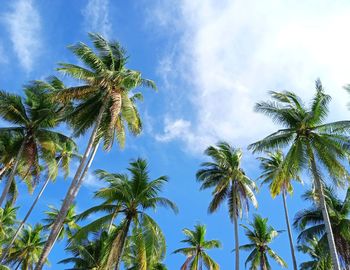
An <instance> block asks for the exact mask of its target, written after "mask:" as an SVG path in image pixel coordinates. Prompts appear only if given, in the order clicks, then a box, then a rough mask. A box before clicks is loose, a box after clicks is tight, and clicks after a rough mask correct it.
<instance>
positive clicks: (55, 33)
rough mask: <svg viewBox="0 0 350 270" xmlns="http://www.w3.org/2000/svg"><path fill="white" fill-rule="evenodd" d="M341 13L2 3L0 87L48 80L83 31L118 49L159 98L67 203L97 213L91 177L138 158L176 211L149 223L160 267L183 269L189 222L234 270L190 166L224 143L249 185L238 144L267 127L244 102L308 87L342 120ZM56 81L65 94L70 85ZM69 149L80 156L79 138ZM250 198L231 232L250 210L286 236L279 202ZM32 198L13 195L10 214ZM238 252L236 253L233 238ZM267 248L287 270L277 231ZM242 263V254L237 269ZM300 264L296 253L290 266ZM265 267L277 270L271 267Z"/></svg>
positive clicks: (229, 245) (59, 192)
mask: <svg viewBox="0 0 350 270" xmlns="http://www.w3.org/2000/svg"><path fill="white" fill-rule="evenodd" d="M349 12H350V3H349V1H342V0H337V1H330V0H329V1H326V0H317V1H316V0H314V1H313V0H309V1H288V0H285V1H277V0H266V1H251V0H245V1H243V0H240V1H238V0H236V1H234V0H231V1H226V0H220V1H215V0H167V1H160V0H154V1H146V0H140V1H122V0H114V1H112V0H86V1H83V0H75V1H67V0H66V1H61V0H51V1H44V0H13V1H5V0H3V1H1V5H0V24H1V27H0V89H3V90H6V91H10V92H15V93H18V94H23V92H22V86H23V85H24V84H25V83H26V82H28V81H30V80H33V79H44V78H46V77H47V76H49V75H52V74H54V75H59V74H58V73H57V72H56V71H55V68H56V67H57V63H59V62H69V63H75V64H79V62H78V60H77V59H76V58H74V56H73V55H72V53H71V52H70V51H69V50H68V49H67V46H68V45H71V44H74V43H76V42H79V41H82V42H84V43H88V44H89V40H88V36H87V33H88V32H98V33H100V34H102V35H103V36H105V37H107V38H109V39H111V40H117V41H119V42H120V43H121V44H122V45H123V46H124V47H125V48H126V50H127V51H128V55H129V56H130V58H129V62H128V66H129V67H130V68H132V69H137V70H140V71H141V72H142V74H143V76H144V77H146V78H150V79H152V80H154V81H155V82H156V84H157V86H158V92H153V91H152V90H148V89H146V90H144V95H145V100H144V102H143V103H141V104H139V109H140V112H141V116H142V118H143V121H144V131H143V133H142V134H141V135H140V136H138V137H136V138H135V137H131V136H129V137H128V138H127V143H126V147H125V149H123V150H121V149H118V148H117V147H115V148H114V149H112V150H111V151H110V152H109V153H106V152H103V150H99V151H98V154H97V156H96V159H95V161H94V163H93V165H92V170H91V171H90V172H89V174H88V176H87V179H86V180H85V183H84V185H83V187H82V188H81V190H80V192H79V195H78V197H77V200H76V203H77V210H78V212H79V211H83V210H85V209H87V208H88V207H89V206H92V205H93V204H94V203H96V202H95V201H93V200H92V196H93V192H94V191H96V190H97V189H98V188H100V187H101V186H102V185H103V184H102V183H101V182H100V181H99V180H98V179H97V178H96V177H95V176H94V174H93V171H94V170H96V169H104V170H107V171H110V172H125V169H126V167H127V166H128V163H129V162H130V160H132V159H135V158H137V157H142V158H146V159H147V160H148V162H149V166H150V173H151V176H152V177H153V178H156V177H158V176H160V175H167V176H169V179H170V180H169V183H167V185H166V186H165V189H164V195H165V196H167V197H168V198H170V199H171V200H173V201H174V202H176V203H177V205H178V207H179V209H180V213H179V214H178V215H175V214H173V213H171V212H170V211H168V210H163V209H160V210H158V211H157V212H156V213H154V214H152V215H153V216H154V218H155V219H156V220H157V221H158V222H159V224H160V226H161V227H162V229H163V231H164V233H165V235H166V238H167V248H168V254H167V257H166V260H165V262H166V264H167V265H168V267H169V269H171V270H172V269H179V268H180V265H181V264H182V263H183V262H184V260H185V258H184V257H183V256H181V255H174V254H171V253H172V251H173V250H175V249H177V248H179V247H181V246H182V244H181V243H180V240H182V239H183V235H182V232H181V230H182V229H183V228H193V226H194V225H195V224H196V223H203V224H206V226H207V234H208V236H207V237H208V239H219V240H220V241H221V242H222V244H223V248H222V249H219V250H213V251H211V252H210V254H211V255H212V257H213V258H214V259H215V260H216V261H217V262H218V263H219V264H220V266H221V269H223V270H226V269H233V266H234V254H233V253H232V249H233V248H234V241H233V226H232V224H231V223H230V220H229V218H228V216H227V208H226V207H225V206H223V207H222V208H220V210H219V211H218V212H217V213H215V214H212V215H208V214H207V206H208V203H209V201H210V198H211V193H210V191H200V190H199V184H198V183H197V182H196V181H195V173H196V171H197V170H198V168H199V166H200V163H201V162H202V161H205V160H206V157H205V156H204V155H203V150H204V149H205V148H206V147H207V146H209V145H212V144H215V143H216V142H217V141H219V140H226V141H228V142H229V143H230V144H232V145H233V146H235V147H237V148H241V149H242V150H243V152H244V157H243V164H242V166H243V168H244V169H245V171H246V172H247V174H248V175H249V176H250V177H251V178H252V179H257V178H258V176H259V164H258V162H257V161H256V156H254V155H252V154H251V153H249V152H248V151H247V145H248V144H250V143H252V142H254V141H256V140H258V139H260V138H263V137H264V136H266V135H268V134H269V133H270V132H272V131H274V130H275V129H276V128H277V127H276V126H275V125H274V124H273V123H272V122H271V121H270V120H269V119H267V118H266V117H265V116H263V115H260V114H257V113H255V112H254V110H253V107H254V104H255V103H256V102H258V101H260V100H264V99H266V98H267V97H268V96H267V92H268V91H270V90H291V91H294V92H296V93H297V94H299V95H300V96H301V97H302V98H303V99H304V100H305V101H306V102H308V100H309V99H310V98H311V97H312V95H313V93H314V82H315V80H316V79H317V78H320V79H321V81H322V83H323V85H324V88H325V89H326V92H327V93H329V94H330V95H331V96H332V102H331V105H330V111H331V113H330V115H329V118H328V120H340V119H345V118H347V117H348V115H349V111H348V107H347V103H348V101H349V96H348V94H347V92H346V91H345V90H344V89H343V86H344V85H346V84H347V83H350V74H349V72H348V64H349V62H350V53H349V48H350V37H349V35H348V28H349V25H350V17H349V16H348V14H349ZM62 78H63V79H64V80H65V82H66V84H68V85H74V84H77V82H75V81H73V80H71V79H69V78H64V77H62ZM0 125H1V126H6V123H4V122H3V121H1V122H0ZM62 129H63V130H64V131H65V132H66V133H68V134H69V133H70V132H71V131H70V130H69V129H68V128H65V127H63V128H62ZM77 142H78V144H79V147H80V152H83V150H84V146H85V145H86V137H82V138H78V139H77ZM76 167H77V162H72V165H71V175H70V177H68V179H66V180H64V179H63V178H62V175H60V176H59V177H58V178H57V179H56V181H55V182H54V183H52V184H50V185H49V187H48V189H47V190H46V192H45V194H44V197H43V199H42V200H41V201H40V203H39V205H38V207H37V208H36V209H35V211H34V213H33V215H32V217H31V218H30V222H31V223H32V224H34V223H35V222H39V221H40V220H41V219H42V218H43V217H44V214H43V212H44V211H45V210H47V209H48V208H47V205H55V206H58V205H59V202H60V200H61V199H62V198H64V196H65V193H66V191H67V188H68V186H69V181H70V180H71V178H72V176H73V174H74V169H75V168H76ZM304 181H305V184H304V186H302V185H299V184H295V192H294V194H293V196H292V197H291V198H288V204H289V210H290V216H291V218H293V216H294V215H295V213H296V212H297V211H299V210H300V209H302V208H304V207H307V204H306V203H304V202H303V201H302V200H301V199H300V195H301V194H302V193H303V191H304V190H305V189H306V188H307V186H308V185H309V179H308V177H307V176H306V177H305V179H304ZM35 194H36V193H35V192H34V195H35ZM257 198H258V201H259V208H258V210H254V209H251V212H250V214H249V215H245V216H244V217H243V219H242V220H241V223H242V224H247V222H248V221H249V219H251V217H252V215H253V214H254V213H256V212H258V213H259V214H261V215H262V216H264V217H268V218H269V223H270V224H271V225H272V226H273V227H275V228H276V229H282V230H283V229H285V222H284V216H283V207H282V201H281V198H279V197H277V198H275V199H272V198H271V197H270V196H269V194H268V192H267V190H266V188H261V190H260V192H259V193H258V194H257ZM32 199H33V196H32V195H28V193H27V191H26V189H25V187H24V186H23V185H20V196H19V199H18V205H20V206H21V207H20V209H19V214H20V215H23V214H24V213H25V211H26V210H27V208H28V206H29V203H30V202H31V201H32ZM296 235H297V232H294V236H296ZM240 242H241V243H242V244H244V243H247V239H246V238H245V236H244V231H243V229H242V228H241V229H240ZM64 246H65V243H64V242H60V243H58V244H57V245H56V246H55V248H54V249H53V251H52V253H51V255H50V258H49V260H50V264H51V265H50V266H47V267H46V269H54V270H56V269H65V267H64V266H63V265H59V264H57V262H58V261H59V260H61V259H63V258H65V256H66V254H65V253H64V251H63V250H64ZM272 247H273V248H274V249H275V250H276V251H277V252H278V253H279V254H280V255H281V256H282V257H283V258H284V259H285V260H286V261H287V263H288V265H289V266H292V262H291V259H290V250H289V245H288V237H287V233H282V234H281V235H280V236H279V237H278V238H277V239H276V240H275V242H274V243H273V244H272ZM246 256H247V253H245V252H242V254H241V263H242V269H243V265H244V261H245V259H246ZM304 259H306V257H305V256H304V255H302V254H300V253H297V260H298V262H299V263H300V262H302V261H303V260H304ZM272 268H273V269H280V267H279V266H277V265H276V264H274V263H272Z"/></svg>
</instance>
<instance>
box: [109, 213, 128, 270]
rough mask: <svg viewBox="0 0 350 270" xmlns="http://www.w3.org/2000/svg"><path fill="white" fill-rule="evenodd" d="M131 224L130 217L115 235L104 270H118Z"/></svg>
mask: <svg viewBox="0 0 350 270" xmlns="http://www.w3.org/2000/svg"><path fill="white" fill-rule="evenodd" d="M130 224H131V217H126V221H125V224H124V225H123V227H122V228H121V229H120V231H119V232H118V233H117V236H116V238H115V239H114V240H113V242H112V247H111V252H110V253H109V254H108V258H107V263H106V270H112V269H116V270H119V266H120V261H121V258H122V254H123V249H124V245H125V240H126V236H127V235H128V232H129V228H130Z"/></svg>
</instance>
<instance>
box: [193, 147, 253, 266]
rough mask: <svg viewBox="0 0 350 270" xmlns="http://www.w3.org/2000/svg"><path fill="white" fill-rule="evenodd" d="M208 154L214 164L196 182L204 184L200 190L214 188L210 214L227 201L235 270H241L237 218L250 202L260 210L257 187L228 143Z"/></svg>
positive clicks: (207, 164) (239, 153)
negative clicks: (255, 192)
mask: <svg viewBox="0 0 350 270" xmlns="http://www.w3.org/2000/svg"><path fill="white" fill-rule="evenodd" d="M205 154H206V155H207V156H209V157H210V158H211V159H212V161H208V162H204V163H202V164H201V166H202V169H200V170H198V172H197V180H198V181H200V182H202V186H201V189H207V188H214V191H213V199H212V201H211V202H210V204H209V208H208V211H209V213H213V212H215V211H216V210H217V209H218V208H219V206H220V205H221V204H222V203H223V202H224V201H225V200H226V201H227V204H228V208H229V211H230V218H231V221H233V224H234V235H235V247H236V248H235V254H236V262H235V264H236V270H239V269H240V268H239V240H238V218H239V217H241V216H242V211H243V210H244V209H245V210H246V211H248V210H249V202H251V203H252V204H253V205H254V207H257V206H258V203H257V201H256V198H255V195H254V191H255V190H256V185H255V183H254V181H252V180H251V179H249V177H248V176H247V175H246V174H245V172H244V171H243V169H242V168H241V167H240V166H241V159H242V151H241V150H239V149H235V148H233V147H231V146H230V145H229V144H228V143H226V142H219V143H218V144H217V145H216V146H209V147H208V148H207V149H206V150H205Z"/></svg>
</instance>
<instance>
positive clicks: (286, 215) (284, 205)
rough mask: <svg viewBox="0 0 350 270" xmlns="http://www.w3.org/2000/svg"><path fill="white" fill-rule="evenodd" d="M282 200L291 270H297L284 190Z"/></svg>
mask: <svg viewBox="0 0 350 270" xmlns="http://www.w3.org/2000/svg"><path fill="white" fill-rule="evenodd" d="M282 198H283V207H284V215H285V218H286V224H287V230H288V237H289V245H290V251H291V253H292V261H293V269H294V270H298V266H297V260H296V258H295V251H294V244H293V237H292V229H291V227H290V222H289V215H288V207H287V199H286V191H285V190H283V191H282Z"/></svg>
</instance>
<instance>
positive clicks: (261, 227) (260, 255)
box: [239, 215, 287, 270]
mask: <svg viewBox="0 0 350 270" xmlns="http://www.w3.org/2000/svg"><path fill="white" fill-rule="evenodd" d="M267 221H268V220H267V218H262V217H261V216H259V215H255V216H254V220H253V222H251V223H250V226H251V228H249V227H247V226H245V225H241V226H242V227H244V228H245V230H246V233H245V234H246V236H247V237H248V239H249V241H250V243H249V244H246V245H242V246H240V247H239V248H240V249H241V250H247V251H251V253H250V254H249V256H248V258H247V260H246V262H245V264H246V266H247V264H248V263H250V268H249V269H251V270H256V269H259V267H260V270H269V269H271V266H270V263H269V260H268V256H270V257H271V258H272V259H273V260H275V261H276V262H277V263H278V264H279V265H281V266H282V267H287V264H286V263H285V261H284V260H283V259H282V258H281V257H280V256H279V255H277V254H276V252H275V251H273V250H272V249H271V248H270V247H269V244H270V243H271V242H272V241H273V240H274V239H275V238H276V237H277V236H278V234H279V233H280V232H281V231H276V230H275V229H274V228H273V227H271V226H269V225H267Z"/></svg>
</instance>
